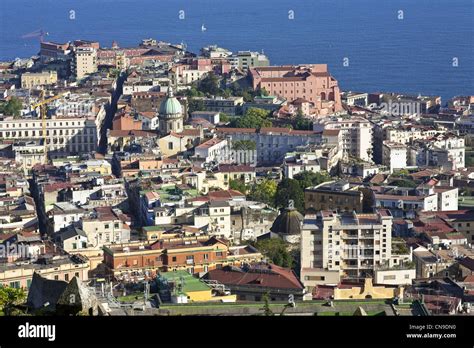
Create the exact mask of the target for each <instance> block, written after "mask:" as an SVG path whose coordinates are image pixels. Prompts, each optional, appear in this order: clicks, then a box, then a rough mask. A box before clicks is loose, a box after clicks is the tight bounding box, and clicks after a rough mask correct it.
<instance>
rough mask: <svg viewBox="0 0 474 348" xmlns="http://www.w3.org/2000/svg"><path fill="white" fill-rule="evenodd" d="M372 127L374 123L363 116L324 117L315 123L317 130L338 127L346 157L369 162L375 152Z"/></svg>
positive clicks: (314, 126) (314, 127)
mask: <svg viewBox="0 0 474 348" xmlns="http://www.w3.org/2000/svg"><path fill="white" fill-rule="evenodd" d="M372 128H373V125H372V124H371V123H370V122H369V121H367V120H366V119H365V118H363V117H351V118H350V119H342V118H339V119H322V120H321V121H318V122H316V123H314V125H313V129H314V130H315V131H321V130H323V129H324V130H325V131H326V130H328V129H334V130H335V129H338V130H339V131H340V137H341V139H342V144H341V145H342V152H343V156H344V158H350V157H354V158H360V159H362V160H364V161H369V162H370V161H372V153H373V148H372Z"/></svg>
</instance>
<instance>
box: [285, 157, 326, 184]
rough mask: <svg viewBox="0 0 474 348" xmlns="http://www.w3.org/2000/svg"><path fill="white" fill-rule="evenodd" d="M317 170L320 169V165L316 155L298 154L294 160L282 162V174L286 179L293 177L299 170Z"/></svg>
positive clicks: (315, 171) (314, 171)
mask: <svg viewBox="0 0 474 348" xmlns="http://www.w3.org/2000/svg"><path fill="white" fill-rule="evenodd" d="M319 171H321V166H320V165H319V161H318V158H317V157H316V155H313V156H311V155H306V156H300V158H299V159H295V161H294V162H290V161H288V162H287V161H285V162H283V174H284V175H285V178H288V179H293V178H294V176H295V175H297V174H299V173H301V172H313V173H317V172H319Z"/></svg>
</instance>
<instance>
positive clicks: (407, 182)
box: [390, 179, 418, 188]
mask: <svg viewBox="0 0 474 348" xmlns="http://www.w3.org/2000/svg"><path fill="white" fill-rule="evenodd" d="M390 185H393V186H399V187H410V188H415V187H417V186H418V184H417V183H416V182H414V181H413V180H408V179H398V180H395V181H392V182H391V183H390Z"/></svg>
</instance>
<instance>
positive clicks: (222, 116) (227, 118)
mask: <svg viewBox="0 0 474 348" xmlns="http://www.w3.org/2000/svg"><path fill="white" fill-rule="evenodd" d="M219 121H220V122H222V123H227V122H229V121H230V116H229V115H227V114H226V113H223V112H221V113H219Z"/></svg>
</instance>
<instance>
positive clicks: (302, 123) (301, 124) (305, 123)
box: [294, 113, 313, 130]
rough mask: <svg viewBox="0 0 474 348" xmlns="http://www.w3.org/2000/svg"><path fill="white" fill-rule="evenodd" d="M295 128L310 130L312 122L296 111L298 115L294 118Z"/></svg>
mask: <svg viewBox="0 0 474 348" xmlns="http://www.w3.org/2000/svg"><path fill="white" fill-rule="evenodd" d="M294 124H295V127H294V128H295V129H297V130H312V129H313V122H312V121H311V120H308V119H307V118H304V117H303V115H301V114H300V113H298V116H296V118H295V123H294Z"/></svg>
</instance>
